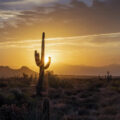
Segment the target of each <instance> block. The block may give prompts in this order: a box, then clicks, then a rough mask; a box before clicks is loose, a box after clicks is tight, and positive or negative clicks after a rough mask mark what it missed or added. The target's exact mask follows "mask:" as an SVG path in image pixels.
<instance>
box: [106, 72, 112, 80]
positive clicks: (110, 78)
mask: <svg viewBox="0 0 120 120" xmlns="http://www.w3.org/2000/svg"><path fill="white" fill-rule="evenodd" d="M106 79H107V81H111V80H112V75H111V74H110V72H109V71H107V76H106Z"/></svg>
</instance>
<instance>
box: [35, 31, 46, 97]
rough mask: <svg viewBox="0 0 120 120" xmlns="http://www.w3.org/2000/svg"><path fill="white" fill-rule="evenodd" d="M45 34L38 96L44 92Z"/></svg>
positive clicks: (37, 88) (37, 89) (37, 90)
mask: <svg viewBox="0 0 120 120" xmlns="http://www.w3.org/2000/svg"><path fill="white" fill-rule="evenodd" d="M44 50H45V33H43V36H42V44H41V63H42V65H41V66H40V72H39V80H38V84H37V86H36V92H37V95H41V91H42V90H43V81H44V56H45V52H44Z"/></svg>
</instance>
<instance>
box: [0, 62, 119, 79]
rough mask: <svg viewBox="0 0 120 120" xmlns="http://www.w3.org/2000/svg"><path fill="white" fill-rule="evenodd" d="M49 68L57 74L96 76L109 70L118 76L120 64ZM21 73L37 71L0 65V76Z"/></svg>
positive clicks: (12, 75)
mask: <svg viewBox="0 0 120 120" xmlns="http://www.w3.org/2000/svg"><path fill="white" fill-rule="evenodd" d="M49 70H53V71H54V73H55V74H58V75H80V76H84V75H85V76H98V75H106V73H107V71H109V72H110V73H111V74H112V75H113V76H120V65H119V64H112V65H107V66H101V67H93V66H82V65H81V66H77V65H76V66H74V65H65V64H56V65H51V67H50V69H49ZM23 73H25V74H27V75H28V76H31V75H32V76H35V75H36V74H37V73H36V72H35V71H33V70H31V69H29V68H28V67H21V68H20V69H12V68H10V67H8V66H6V67H5V66H0V78H8V77H15V76H18V77H19V76H23Z"/></svg>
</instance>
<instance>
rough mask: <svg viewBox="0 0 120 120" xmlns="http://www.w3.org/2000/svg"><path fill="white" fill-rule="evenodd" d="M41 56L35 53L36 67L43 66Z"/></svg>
mask: <svg viewBox="0 0 120 120" xmlns="http://www.w3.org/2000/svg"><path fill="white" fill-rule="evenodd" d="M39 56H40V55H39V53H38V52H37V51H35V62H36V65H37V66H39V67H40V66H41V65H42V62H41V61H40V58H39Z"/></svg>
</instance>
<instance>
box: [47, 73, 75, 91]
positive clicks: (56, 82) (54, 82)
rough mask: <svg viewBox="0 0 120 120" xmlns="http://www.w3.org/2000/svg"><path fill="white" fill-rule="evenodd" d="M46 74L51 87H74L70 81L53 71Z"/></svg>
mask: <svg viewBox="0 0 120 120" xmlns="http://www.w3.org/2000/svg"><path fill="white" fill-rule="evenodd" d="M46 76H47V78H48V84H49V87H51V88H56V89H57V88H73V85H72V84H71V82H70V81H68V80H62V79H60V78H59V77H57V76H56V75H54V74H53V72H47V74H46Z"/></svg>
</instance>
